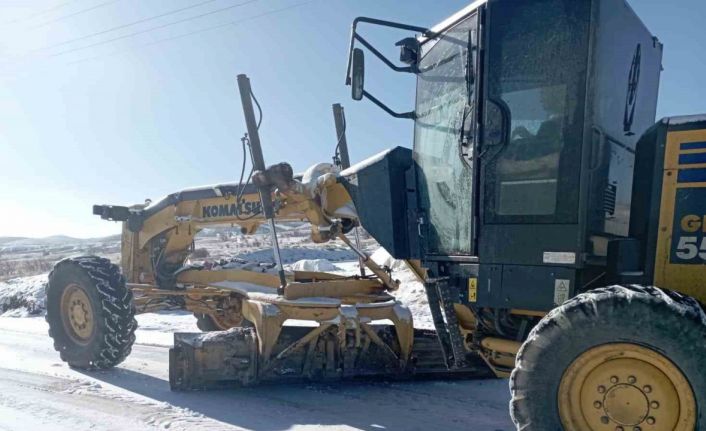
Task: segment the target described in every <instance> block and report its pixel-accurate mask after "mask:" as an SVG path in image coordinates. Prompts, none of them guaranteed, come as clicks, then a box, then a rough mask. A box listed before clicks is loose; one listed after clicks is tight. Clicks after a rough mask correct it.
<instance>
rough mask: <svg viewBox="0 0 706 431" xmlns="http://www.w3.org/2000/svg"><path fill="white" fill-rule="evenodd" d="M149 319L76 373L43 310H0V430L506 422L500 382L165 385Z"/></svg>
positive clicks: (482, 425) (373, 429)
mask: <svg viewBox="0 0 706 431" xmlns="http://www.w3.org/2000/svg"><path fill="white" fill-rule="evenodd" d="M154 316H157V317H156V318H157V319H160V318H162V317H160V316H158V315H154ZM143 317H144V319H143ZM172 317H174V318H178V319H182V321H185V320H184V319H193V317H191V316H167V318H172ZM148 319H149V317H147V316H140V319H139V320H140V324H141V325H142V326H143V328H145V327H146V328H147V329H144V330H142V332H138V344H136V345H135V346H134V348H133V352H132V354H131V355H130V357H129V358H128V359H127V361H125V362H124V363H123V364H121V365H120V366H119V367H118V368H116V369H114V370H110V371H102V372H91V373H87V372H86V373H84V372H79V371H76V370H72V369H70V368H68V367H67V366H66V365H65V364H64V363H62V362H60V361H59V358H58V355H57V353H56V352H55V351H54V349H53V348H52V344H51V339H50V338H49V337H48V336H47V335H46V324H45V323H44V319H43V317H29V318H12V317H0V430H38V429H43V430H67V431H68V430H71V431H78V430H88V429H91V430H130V431H135V430H152V429H169V430H271V431H276V430H370V431H377V430H422V429H423V430H435V429H444V430H465V431H469V430H470V431H495V430H503V431H504V430H511V429H513V427H512V423H511V422H510V419H509V416H508V413H507V411H508V407H507V406H508V398H509V395H508V389H507V381H505V380H486V381H447V382H416V383H343V384H330V385H306V384H302V385H297V386H269V387H256V388H247V389H238V390H229V391H211V392H190V393H179V392H171V391H170V390H169V384H168V382H167V347H166V346H164V345H149V344H164V340H165V339H168V334H161V335H162V337H161V338H160V337H154V336H150V335H149V333H148V332H149V327H150V326H149V325H150V324H153V323H154V317H153V319H152V320H148ZM189 322H190V320H189ZM172 323H174V322H172ZM189 324H190V323H189ZM182 326H184V324H182ZM165 336H167V337H165Z"/></svg>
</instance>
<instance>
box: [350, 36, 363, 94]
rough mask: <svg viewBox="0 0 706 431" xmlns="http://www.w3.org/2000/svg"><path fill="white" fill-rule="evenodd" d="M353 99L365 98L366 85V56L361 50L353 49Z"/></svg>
mask: <svg viewBox="0 0 706 431" xmlns="http://www.w3.org/2000/svg"><path fill="white" fill-rule="evenodd" d="M350 78H351V97H352V98H353V100H361V99H362V98H363V89H364V84H365V54H364V53H363V50H362V49H360V48H354V49H353V57H352V58H351V76H350Z"/></svg>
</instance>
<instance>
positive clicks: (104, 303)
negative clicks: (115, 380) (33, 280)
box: [46, 256, 137, 369]
mask: <svg viewBox="0 0 706 431" xmlns="http://www.w3.org/2000/svg"><path fill="white" fill-rule="evenodd" d="M72 286H73V287H72ZM67 288H68V289H74V290H80V291H82V292H84V293H85V296H84V298H87V300H88V301H87V302H88V303H89V304H87V305H88V307H90V311H91V313H92V318H91V323H90V328H91V330H90V336H87V337H86V339H85V340H80V341H83V342H77V341H76V335H73V336H72V334H71V332H70V331H72V330H71V329H70V324H68V323H66V320H65V317H66V315H65V312H66V310H65V309H64V310H62V308H65V307H64V306H62V303H63V298H64V292H65V291H66V289H67ZM46 294H47V315H46V320H47V323H49V336H50V337H51V338H53V339H54V349H56V350H57V351H58V352H59V355H60V356H61V360H62V361H64V362H67V363H68V364H69V365H70V366H71V367H75V368H81V369H106V368H111V367H114V366H115V365H117V364H119V363H120V362H122V361H123V360H125V358H126V357H127V356H128V355H129V354H130V350H131V348H132V345H133V343H134V342H135V329H136V328H137V321H136V320H135V304H134V303H133V298H132V292H131V291H130V290H129V289H128V288H127V287H126V285H125V277H123V275H122V273H121V272H120V268H119V267H118V266H117V265H114V264H112V263H110V261H109V260H108V259H105V258H101V257H97V256H82V257H75V258H68V259H64V260H62V261H60V262H59V263H57V264H56V265H55V266H54V269H53V270H52V272H51V273H50V274H49V281H48V283H47V285H46ZM82 295H83V294H82ZM62 313H64V316H62Z"/></svg>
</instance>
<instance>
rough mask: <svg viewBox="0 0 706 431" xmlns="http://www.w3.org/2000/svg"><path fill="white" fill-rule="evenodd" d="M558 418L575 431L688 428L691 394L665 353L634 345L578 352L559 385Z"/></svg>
mask: <svg viewBox="0 0 706 431" xmlns="http://www.w3.org/2000/svg"><path fill="white" fill-rule="evenodd" d="M558 405H559V416H560V417H561V422H562V424H563V425H564V428H565V429H567V430H571V431H573V430H576V431H589V430H590V431H603V430H604V431H663V430H664V431H693V429H694V427H695V426H696V401H695V398H694V393H693V391H692V389H691V386H690V385H689V382H688V381H687V380H686V378H685V377H684V375H683V374H682V372H681V371H680V370H679V369H678V368H677V367H676V366H675V365H674V364H673V363H672V362H671V361H670V360H669V359H667V358H666V357H665V356H663V355H662V354H660V353H657V352H656V351H654V350H652V349H649V348H646V347H643V346H639V345H637V344H627V343H623V344H606V345H603V346H599V347H594V348H592V349H589V350H587V351H586V352H584V353H583V354H581V355H580V356H579V357H578V358H577V359H576V360H575V361H574V362H573V363H572V364H571V365H570V366H569V368H568V369H567V370H566V372H564V376H563V377H562V379H561V383H560V385H559V399H558Z"/></svg>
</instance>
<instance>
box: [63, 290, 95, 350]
mask: <svg viewBox="0 0 706 431" xmlns="http://www.w3.org/2000/svg"><path fill="white" fill-rule="evenodd" d="M61 316H62V321H63V323H64V329H65V330H66V333H67V334H68V336H69V337H70V338H71V339H72V340H73V341H74V342H76V343H78V344H87V343H88V341H89V340H90V338H91V336H92V335H93V323H94V319H93V307H92V306H91V302H90V299H89V298H88V294H87V293H86V291H85V290H84V289H83V288H82V287H81V286H79V285H78V284H70V285H68V286H67V287H66V289H64V293H63V294H62V297H61Z"/></svg>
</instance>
